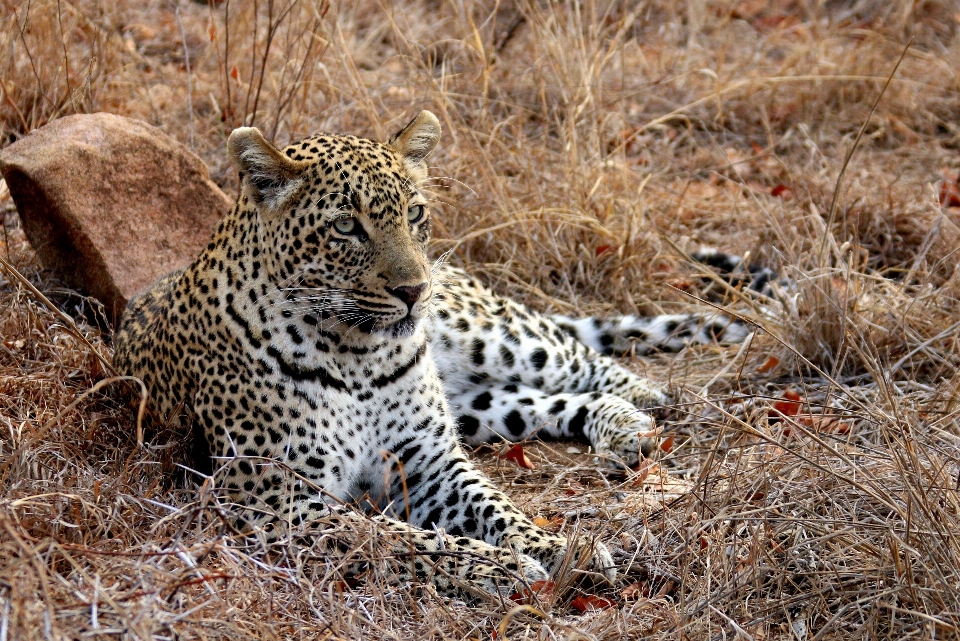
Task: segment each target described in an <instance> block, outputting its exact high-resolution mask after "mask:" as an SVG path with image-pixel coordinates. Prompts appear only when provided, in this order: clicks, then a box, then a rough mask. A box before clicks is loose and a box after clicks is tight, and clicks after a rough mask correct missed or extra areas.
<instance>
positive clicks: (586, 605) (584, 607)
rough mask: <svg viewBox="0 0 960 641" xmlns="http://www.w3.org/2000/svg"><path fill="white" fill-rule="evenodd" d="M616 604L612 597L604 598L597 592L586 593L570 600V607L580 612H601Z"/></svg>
mask: <svg viewBox="0 0 960 641" xmlns="http://www.w3.org/2000/svg"><path fill="white" fill-rule="evenodd" d="M615 605H616V603H614V602H613V601H611V600H610V599H604V598H603V597H602V596H597V595H596V594H584V595H582V596H578V597H577V598H576V599H574V600H573V601H571V602H570V607H572V608H573V609H575V610H579V611H580V612H599V611H600V610H606V609H607V608H612V607H613V606H615Z"/></svg>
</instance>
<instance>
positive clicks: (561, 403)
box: [547, 398, 567, 416]
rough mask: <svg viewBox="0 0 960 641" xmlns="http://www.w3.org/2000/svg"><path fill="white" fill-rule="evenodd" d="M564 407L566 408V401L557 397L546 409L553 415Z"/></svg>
mask: <svg viewBox="0 0 960 641" xmlns="http://www.w3.org/2000/svg"><path fill="white" fill-rule="evenodd" d="M565 409H567V402H566V401H565V400H563V399H562V398H561V399H558V400H557V402H556V403H554V404H553V406H552V407H551V408H550V409H549V410H547V411H548V412H550V414H552V415H553V416H556V415H557V414H559V413H560V412H562V411H563V410H565Z"/></svg>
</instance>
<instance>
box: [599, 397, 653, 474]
mask: <svg viewBox="0 0 960 641" xmlns="http://www.w3.org/2000/svg"><path fill="white" fill-rule="evenodd" d="M591 409H594V410H595V417H596V420H595V421H594V424H593V426H592V429H591V430H590V433H589V434H588V435H587V436H588V438H589V439H590V443H591V445H593V449H594V451H595V452H596V453H597V457H598V458H599V459H601V460H603V461H605V462H606V463H607V465H609V466H610V467H633V466H635V465H637V464H638V463H639V462H640V459H641V458H649V457H651V456H653V455H654V453H656V451H657V444H658V438H657V436H658V434H659V433H660V428H658V427H657V425H656V422H655V421H654V420H653V418H652V417H651V416H650V415H649V414H647V413H646V412H642V411H640V410H638V409H637V408H636V407H634V406H633V405H631V404H630V403H628V402H627V401H625V400H623V399H622V398H620V397H614V396H605V397H602V398H600V399H599V400H597V401H596V402H595V408H591Z"/></svg>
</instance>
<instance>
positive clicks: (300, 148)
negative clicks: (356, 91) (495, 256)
mask: <svg viewBox="0 0 960 641" xmlns="http://www.w3.org/2000/svg"><path fill="white" fill-rule="evenodd" d="M439 138H440V123H439V122H438V121H437V118H436V116H434V115H433V114H432V113H430V112H429V111H422V112H420V115H418V116H417V117H416V118H414V119H413V120H412V121H411V122H410V123H409V124H408V125H407V126H406V127H404V128H403V129H402V130H400V131H399V132H398V133H397V134H396V135H394V136H393V137H391V138H390V140H388V141H387V142H386V143H378V142H374V141H371V140H365V139H362V138H356V137H354V136H344V135H332V134H320V135H317V136H313V137H311V138H307V139H305V140H302V141H300V142H298V143H294V144H292V145H290V146H288V147H286V148H284V149H283V150H279V149H277V148H276V147H274V146H273V145H271V144H270V143H269V142H267V141H266V140H265V139H264V137H263V136H262V135H261V133H260V131H258V130H257V129H255V128H252V127H241V128H239V129H236V130H235V131H234V132H233V133H232V134H231V135H230V139H229V141H228V146H229V149H230V155H231V158H232V159H233V162H234V164H235V165H236V167H237V169H238V170H239V171H240V174H241V184H242V187H241V194H240V205H241V207H248V208H250V209H251V210H252V211H253V213H254V216H255V217H256V218H257V219H258V222H259V224H258V225H256V228H257V229H259V233H258V236H259V238H251V239H248V241H247V242H249V243H256V244H257V245H256V247H255V248H254V249H252V250H251V251H252V253H253V254H254V257H255V258H256V256H257V255H258V254H259V257H260V259H261V260H260V261H259V262H260V263H261V264H262V267H263V269H264V271H265V273H266V276H267V278H269V280H270V281H271V283H272V284H273V285H274V286H276V287H277V288H279V289H280V290H281V291H282V292H283V296H284V297H285V300H286V304H287V306H288V309H292V310H295V313H302V314H305V315H306V314H309V315H310V317H311V318H319V319H320V322H322V323H323V326H324V328H325V329H331V330H334V331H335V330H338V329H339V330H346V329H351V328H357V329H359V330H360V331H363V332H368V333H370V332H375V333H379V334H386V335H390V336H397V337H399V336H406V335H409V334H410V333H412V332H413V331H414V330H415V329H416V327H417V325H418V323H419V321H420V320H421V319H422V318H423V317H424V315H425V314H426V313H427V305H428V303H429V300H430V297H431V294H432V291H431V290H432V285H431V279H430V263H429V261H428V260H427V253H426V249H427V241H428V240H429V238H430V229H431V222H430V211H429V208H428V206H427V199H426V198H425V197H424V196H423V194H421V192H420V190H419V189H418V185H419V184H420V183H421V182H422V181H423V180H424V179H425V178H426V176H427V166H426V159H427V157H428V156H429V155H430V154H431V153H432V152H433V150H434V149H435V148H436V145H437V141H438V140H439ZM258 250H259V251H258Z"/></svg>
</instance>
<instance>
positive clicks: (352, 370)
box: [241, 341, 453, 500]
mask: <svg viewBox="0 0 960 641" xmlns="http://www.w3.org/2000/svg"><path fill="white" fill-rule="evenodd" d="M331 352H333V353H331ZM373 356H374V357H373V358H371V354H370V353H369V352H368V353H364V352H363V350H360V349H354V350H347V351H346V352H344V353H341V352H340V351H339V349H336V350H331V349H328V350H326V351H319V350H318V353H317V354H314V355H313V358H298V357H297V356H296V354H295V353H294V352H292V351H291V350H289V349H286V350H285V349H283V346H282V345H281V346H278V345H275V344H271V345H263V346H261V348H260V349H257V350H254V354H253V356H252V357H251V358H250V359H247V360H248V362H252V363H256V364H257V367H258V368H259V370H258V371H251V372H247V373H246V376H245V378H247V379H248V380H249V381H253V384H254V385H257V384H259V386H260V387H261V389H263V390H265V391H264V393H263V395H262V397H261V398H260V399H259V400H260V401H261V402H260V406H261V407H260V409H259V410H258V411H260V412H267V413H269V416H266V417H262V418H265V420H262V421H257V423H258V424H259V425H266V426H267V427H266V429H265V430H264V431H263V432H262V433H259V434H255V435H245V436H242V437H241V438H242V439H243V440H244V441H245V443H246V444H250V442H251V440H252V442H253V445H252V446H250V449H249V450H247V451H244V452H242V453H245V454H249V455H255V456H258V457H263V458H268V459H272V460H279V461H283V462H284V464H285V465H287V466H289V467H290V468H291V469H293V470H295V471H296V472H297V473H298V474H299V475H301V476H303V477H304V478H306V479H308V480H310V481H311V482H314V483H316V484H317V485H319V486H321V487H322V488H323V489H324V491H325V492H327V493H329V494H331V495H333V496H335V497H337V498H338V499H341V500H354V499H359V498H361V497H362V496H363V495H364V494H368V493H369V494H370V495H371V496H385V493H384V492H383V489H384V486H383V483H384V479H385V478H386V476H385V474H386V473H387V472H388V470H389V468H397V467H398V466H397V458H396V453H397V452H399V451H400V450H401V449H402V448H403V447H405V446H408V445H409V444H410V443H411V442H412V441H416V440H417V439H418V434H419V433H420V432H422V431H425V430H429V431H430V432H431V433H433V432H441V433H444V434H452V433H453V428H452V420H451V417H450V415H449V412H448V410H447V408H446V402H445V399H444V397H443V391H442V386H441V382H440V379H439V377H438V376H437V374H436V370H435V367H434V364H433V360H432V358H431V355H430V353H429V348H428V347H427V346H426V344H425V342H423V341H421V342H420V343H411V344H410V345H406V344H404V345H400V346H399V349H397V346H390V347H389V349H381V350H377V351H376V352H374V354H373ZM423 455H425V456H426V455H428V453H427V452H424V453H423ZM417 464H418V461H416V460H414V461H408V462H405V465H407V466H409V467H408V469H413V468H415V467H416V466H417ZM376 488H379V491H372V489H376Z"/></svg>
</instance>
